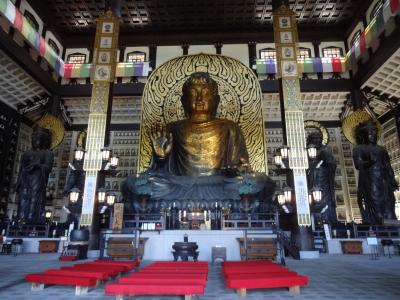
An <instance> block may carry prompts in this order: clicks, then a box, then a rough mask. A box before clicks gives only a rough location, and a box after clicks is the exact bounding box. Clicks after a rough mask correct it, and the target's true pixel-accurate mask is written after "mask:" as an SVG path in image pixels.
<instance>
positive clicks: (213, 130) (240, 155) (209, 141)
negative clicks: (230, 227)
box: [123, 72, 274, 202]
mask: <svg viewBox="0 0 400 300" xmlns="http://www.w3.org/2000/svg"><path fill="white" fill-rule="evenodd" d="M219 101H220V97H219V94H218V85H217V83H216V82H215V81H214V80H213V79H212V78H211V77H210V76H209V74H208V73H204V72H196V73H193V74H192V75H191V76H190V77H189V78H188V79H187V80H186V82H185V83H184V84H183V87H182V97H181V103H182V106H183V109H184V112H185V115H186V118H185V119H183V120H179V121H176V122H172V123H170V124H167V125H166V126H162V125H154V126H153V127H152V128H151V132H150V137H151V142H152V147H153V156H152V162H151V165H150V168H149V169H148V170H147V171H146V174H147V176H148V178H149V182H150V185H151V199H153V200H166V201H174V200H185V201H186V200H189V201H197V202H198V201H203V200H206V201H210V200H211V201H223V200H238V199H240V195H239V191H238V187H239V185H240V183H241V181H242V180H243V177H242V176H239V175H240V174H239V172H231V171H232V170H240V169H241V168H246V169H247V168H248V167H247V166H248V161H249V155H248V152H247V149H246V144H245V139H244V136H243V133H242V131H241V129H240V127H239V125H238V124H237V123H235V122H233V121H230V120H227V119H221V118H217V117H216V113H217V108H218V104H219ZM227 170H229V172H227ZM232 174H233V175H232ZM253 177H254V180H255V182H256V184H255V185H254V187H253V193H254V194H255V193H259V192H260V191H262V190H263V189H264V188H265V187H266V186H268V189H269V190H270V191H272V193H273V190H274V188H273V187H274V183H273V182H272V180H271V179H269V178H268V177H267V176H266V175H265V174H253ZM123 194H124V196H125V197H128V198H132V197H133V196H134V195H135V194H137V191H136V189H135V178H134V177H131V178H128V180H127V181H126V183H125V186H124V187H123Z"/></svg>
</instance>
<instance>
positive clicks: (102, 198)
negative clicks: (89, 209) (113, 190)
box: [97, 188, 106, 203]
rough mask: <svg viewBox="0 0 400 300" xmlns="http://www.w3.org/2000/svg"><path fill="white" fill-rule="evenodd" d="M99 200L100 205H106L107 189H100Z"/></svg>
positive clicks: (98, 192)
mask: <svg viewBox="0 0 400 300" xmlns="http://www.w3.org/2000/svg"><path fill="white" fill-rule="evenodd" d="M97 200H98V201H99V203H104V201H105V200H106V189H105V188H99V190H98V191H97Z"/></svg>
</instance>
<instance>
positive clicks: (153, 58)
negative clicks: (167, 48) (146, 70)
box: [149, 44, 157, 71]
mask: <svg viewBox="0 0 400 300" xmlns="http://www.w3.org/2000/svg"><path fill="white" fill-rule="evenodd" d="M149 65H150V67H151V69H152V70H153V71H154V70H155V68H156V65H157V45H154V44H152V45H150V46H149Z"/></svg>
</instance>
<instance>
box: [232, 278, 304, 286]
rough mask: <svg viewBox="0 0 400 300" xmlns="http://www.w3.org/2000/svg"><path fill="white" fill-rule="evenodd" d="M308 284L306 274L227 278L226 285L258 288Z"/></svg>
mask: <svg viewBox="0 0 400 300" xmlns="http://www.w3.org/2000/svg"><path fill="white" fill-rule="evenodd" d="M306 284H308V277H306V276H286V277H283V276H281V277H270V278H264V277H257V276H254V277H253V278H227V280H226V286H227V287H228V288H232V289H258V288H279V287H291V286H301V285H306Z"/></svg>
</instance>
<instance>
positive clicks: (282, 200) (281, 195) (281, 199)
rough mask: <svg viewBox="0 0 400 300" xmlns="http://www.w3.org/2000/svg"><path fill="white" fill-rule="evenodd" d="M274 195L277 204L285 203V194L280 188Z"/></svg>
mask: <svg viewBox="0 0 400 300" xmlns="http://www.w3.org/2000/svg"><path fill="white" fill-rule="evenodd" d="M275 195H276V199H277V201H278V203H279V205H284V204H285V203H286V200H285V194H284V193H283V191H282V190H281V189H279V190H277V191H276V193H275Z"/></svg>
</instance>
